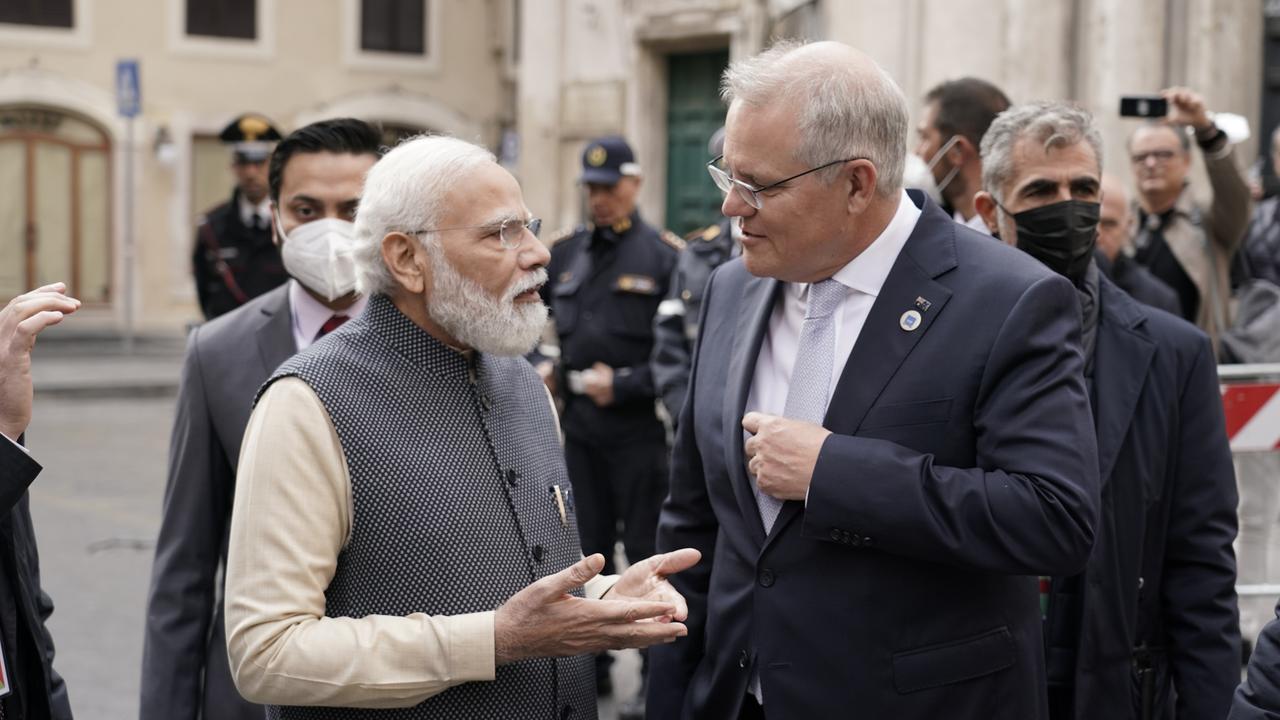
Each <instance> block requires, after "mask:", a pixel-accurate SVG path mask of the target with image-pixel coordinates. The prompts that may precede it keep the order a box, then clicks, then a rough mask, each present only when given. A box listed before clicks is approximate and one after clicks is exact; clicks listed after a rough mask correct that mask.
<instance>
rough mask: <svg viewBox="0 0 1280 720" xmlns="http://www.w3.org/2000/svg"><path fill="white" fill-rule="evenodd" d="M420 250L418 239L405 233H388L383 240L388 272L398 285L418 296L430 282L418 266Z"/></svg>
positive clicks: (384, 257)
mask: <svg viewBox="0 0 1280 720" xmlns="http://www.w3.org/2000/svg"><path fill="white" fill-rule="evenodd" d="M420 248H421V245H419V244H418V240H417V238H414V237H412V236H410V235H406V234H404V233H399V232H393V233H387V235H386V236H384V237H383V238H382V262H383V263H385V264H386V266H387V271H388V272H390V273H391V277H392V278H394V279H395V281H396V284H397V285H399V286H400V287H401V288H402V289H404V290H405V291H407V292H410V293H414V294H417V295H420V294H422V293H423V292H425V291H426V289H427V284H428V283H429V282H430V279H429V278H428V277H427V276H426V274H425V273H424V272H423V270H422V267H421V266H420V265H419V264H418V250H419V249H420Z"/></svg>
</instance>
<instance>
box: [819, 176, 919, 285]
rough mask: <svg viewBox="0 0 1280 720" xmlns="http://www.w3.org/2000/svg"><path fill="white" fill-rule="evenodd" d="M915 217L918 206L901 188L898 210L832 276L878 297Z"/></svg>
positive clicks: (908, 235) (909, 234)
mask: <svg viewBox="0 0 1280 720" xmlns="http://www.w3.org/2000/svg"><path fill="white" fill-rule="evenodd" d="M919 219H920V208H918V207H916V204H915V203H913V202H911V198H910V197H908V196H907V193H906V191H905V190H904V191H902V193H901V196H900V197H899V198H898V210H897V211H896V212H895V213H894V214H893V219H892V220H890V221H889V224H888V225H886V226H885V228H884V230H883V231H881V233H880V235H879V237H877V238H876V239H875V240H874V241H873V242H872V243H871V244H870V245H868V246H867V249H866V250H863V251H862V252H861V253H859V254H858V256H857V257H855V258H854V259H852V260H850V261H849V263H848V264H847V265H845V266H844V267H842V268H840V270H838V271H837V272H836V274H835V275H833V276H832V277H834V278H835V279H836V281H837V282H839V283H840V284H841V285H844V286H845V287H847V288H849V289H851V290H857V291H858V292H862V293H866V294H867V295H870V296H871V297H878V296H879V295H880V288H882V287H884V281H885V280H887V279H888V277H889V271H890V270H892V269H893V263H894V262H895V261H896V260H897V259H898V253H900V252H902V246H904V245H906V244H907V238H909V237H911V233H912V231H914V230H915V228H916V221H917V220H919Z"/></svg>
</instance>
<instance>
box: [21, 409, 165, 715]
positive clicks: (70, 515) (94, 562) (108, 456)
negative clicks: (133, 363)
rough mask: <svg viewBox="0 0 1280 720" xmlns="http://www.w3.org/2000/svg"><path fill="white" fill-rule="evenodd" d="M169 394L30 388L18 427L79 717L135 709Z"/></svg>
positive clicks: (61, 653)
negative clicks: (34, 470)
mask: <svg viewBox="0 0 1280 720" xmlns="http://www.w3.org/2000/svg"><path fill="white" fill-rule="evenodd" d="M172 405H173V402H172V400H171V399H169V398H163V397H161V398H156V397H151V398H144V399H130V398H109V399H82V398H64V397H42V396H37V399H36V414H35V418H34V420H33V422H32V424H31V429H30V430H29V432H28V444H29V445H30V447H31V452H32V454H33V455H34V456H35V457H36V458H37V459H38V460H39V461H40V462H41V463H42V464H43V465H44V472H42V473H41V474H40V477H39V478H38V479H37V480H36V483H35V484H34V485H33V486H32V489H31V512H32V515H33V516H34V519H35V523H36V532H37V535H38V537H39V544H40V556H41V557H40V560H41V575H42V577H41V579H42V582H43V584H44V586H45V588H46V589H47V590H48V591H49V594H50V595H52V596H53V599H54V604H55V605H56V607H57V610H56V611H55V612H54V614H53V618H52V619H51V620H50V629H51V631H52V632H53V636H54V641H55V643H56V644H57V648H58V659H57V663H56V667H57V668H58V669H59V671H60V672H61V673H62V675H63V677H65V678H66V680H67V684H68V688H69V690H70V693H71V703H72V706H73V708H74V709H75V714H76V716H77V717H79V718H90V719H97V718H101V719H102V720H125V719H126V718H136V717H137V716H138V676H139V669H140V667H141V658H142V621H143V612H144V607H145V598H146V592H147V579H148V576H149V573H150V568H151V554H152V548H153V544H154V539H155V534H156V530H157V528H158V527H159V517H160V502H161V497H162V495H163V492H164V463H165V451H166V447H167V445H168V432H169V425H170V421H171V417H172Z"/></svg>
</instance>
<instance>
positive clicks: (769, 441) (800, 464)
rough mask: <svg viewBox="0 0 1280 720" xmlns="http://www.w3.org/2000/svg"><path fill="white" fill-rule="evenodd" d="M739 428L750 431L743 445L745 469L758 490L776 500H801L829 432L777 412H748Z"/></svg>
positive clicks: (806, 491)
mask: <svg viewBox="0 0 1280 720" xmlns="http://www.w3.org/2000/svg"><path fill="white" fill-rule="evenodd" d="M742 427H743V429H745V430H746V431H747V432H749V433H751V437H749V438H747V442H746V444H745V445H744V446H743V450H744V452H746V455H747V470H748V471H749V472H750V473H751V474H752V475H754V476H755V478H756V484H757V485H759V486H760V491H761V492H763V493H765V494H766V495H772V496H773V497H776V498H778V499H779V500H804V499H805V497H806V496H807V495H808V493H809V483H810V482H811V481H812V480H813V469H814V468H815V467H817V465H818V453H819V452H820V451H821V450H822V444H823V443H824V442H826V440H827V436H828V435H830V434H831V431H830V430H828V429H826V428H824V427H822V426H821V425H814V424H813V423H808V422H802V421H800V420H792V419H791V418H785V417H782V416H780V415H766V414H764V413H759V412H749V413H747V414H746V415H745V416H744V417H743V418H742Z"/></svg>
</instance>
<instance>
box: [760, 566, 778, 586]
mask: <svg viewBox="0 0 1280 720" xmlns="http://www.w3.org/2000/svg"><path fill="white" fill-rule="evenodd" d="M774 579H775V578H774V575H773V571H772V570H770V569H769V568H765V569H763V570H761V571H760V584H761V585H762V586H764V587H773V581H774Z"/></svg>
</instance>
